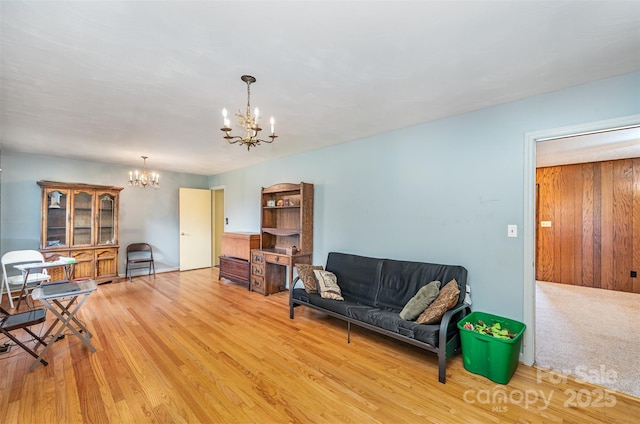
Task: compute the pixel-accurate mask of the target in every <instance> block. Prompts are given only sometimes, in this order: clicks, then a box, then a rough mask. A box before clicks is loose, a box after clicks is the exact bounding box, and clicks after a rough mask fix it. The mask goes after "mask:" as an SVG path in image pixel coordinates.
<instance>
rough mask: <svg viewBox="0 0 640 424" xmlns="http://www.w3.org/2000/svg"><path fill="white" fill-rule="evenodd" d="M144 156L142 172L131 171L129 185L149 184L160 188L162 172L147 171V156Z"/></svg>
mask: <svg viewBox="0 0 640 424" xmlns="http://www.w3.org/2000/svg"><path fill="white" fill-rule="evenodd" d="M140 157H141V158H142V172H138V170H137V169H136V170H135V173H134V172H133V171H129V185H130V186H132V187H140V188H146V187H147V186H149V187H153V188H158V187H159V186H160V174H158V173H157V172H151V173H149V172H147V156H140Z"/></svg>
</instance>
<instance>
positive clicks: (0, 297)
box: [0, 280, 14, 309]
mask: <svg viewBox="0 0 640 424" xmlns="http://www.w3.org/2000/svg"><path fill="white" fill-rule="evenodd" d="M4 288H6V289H7V297H8V298H9V305H11V309H13V308H14V306H13V297H12V296H11V288H9V283H8V282H7V281H6V280H5V281H4V284H2V286H0V302H2V291H3V289H4Z"/></svg>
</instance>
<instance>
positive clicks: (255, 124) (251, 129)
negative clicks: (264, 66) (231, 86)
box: [220, 75, 278, 150]
mask: <svg viewBox="0 0 640 424" xmlns="http://www.w3.org/2000/svg"><path fill="white" fill-rule="evenodd" d="M240 79H241V80H242V81H244V82H245V83H246V84H247V111H246V114H244V115H243V114H242V113H240V112H238V113H236V117H237V118H238V122H239V124H240V126H241V127H242V129H243V130H244V131H245V135H244V136H239V135H231V134H230V133H231V127H230V125H231V122H230V121H229V119H228V118H227V109H226V108H225V109H222V116H223V119H224V121H223V122H224V126H223V127H222V128H220V130H221V131H223V132H224V138H225V140H227V141H228V142H229V144H236V143H240V145H241V146H247V150H250V149H251V148H252V147H255V146H257V145H258V144H260V143H273V141H274V140H275V139H276V138H277V137H278V136H277V135H276V128H275V121H274V120H273V117H272V118H271V121H270V124H271V134H270V135H269V136H268V137H269V140H261V139H260V138H258V133H259V132H260V131H262V128H260V122H259V120H260V115H259V113H260V111H259V110H258V108H255V109H254V111H253V116H251V88H250V87H251V84H253V83H254V82H256V79H255V78H254V77H252V76H251V75H243V76H242V77H240Z"/></svg>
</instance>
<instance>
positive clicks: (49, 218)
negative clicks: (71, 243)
mask: <svg viewBox="0 0 640 424" xmlns="http://www.w3.org/2000/svg"><path fill="white" fill-rule="evenodd" d="M45 194H46V196H47V206H46V207H47V210H46V215H45V217H44V219H45V222H44V231H45V237H44V239H45V240H46V244H45V246H42V247H43V248H47V247H56V246H67V245H68V240H67V222H68V216H69V215H68V212H67V209H68V207H69V191H68V190H46V192H45Z"/></svg>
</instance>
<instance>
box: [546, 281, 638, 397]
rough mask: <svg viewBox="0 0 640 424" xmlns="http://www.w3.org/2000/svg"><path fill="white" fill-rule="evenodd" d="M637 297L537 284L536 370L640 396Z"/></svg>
mask: <svg viewBox="0 0 640 424" xmlns="http://www.w3.org/2000/svg"><path fill="white" fill-rule="evenodd" d="M639 358H640V294H633V293H622V292H616V291H612V290H602V289H593V288H589V287H578V286H571V285H566V284H557V283H548V282H542V281H538V282H537V285H536V352H535V362H536V365H537V366H540V367H542V368H548V369H550V370H554V371H561V372H562V373H563V374H569V375H572V376H576V377H579V378H581V379H583V380H586V381H590V382H592V383H594V384H597V385H599V386H603V387H606V388H609V389H612V390H616V391H619V392H622V393H627V394H630V395H633V396H636V397H640V359H639Z"/></svg>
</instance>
